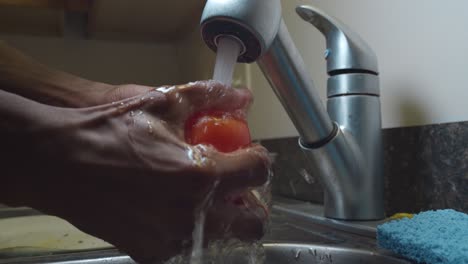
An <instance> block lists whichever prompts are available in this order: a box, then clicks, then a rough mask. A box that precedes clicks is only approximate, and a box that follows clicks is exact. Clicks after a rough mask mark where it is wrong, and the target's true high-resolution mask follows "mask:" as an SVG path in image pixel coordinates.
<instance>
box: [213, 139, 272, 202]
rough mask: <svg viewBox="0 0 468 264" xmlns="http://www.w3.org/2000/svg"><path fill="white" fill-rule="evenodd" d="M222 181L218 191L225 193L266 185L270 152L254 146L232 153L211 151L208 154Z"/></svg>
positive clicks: (218, 177) (216, 173) (215, 171)
mask: <svg viewBox="0 0 468 264" xmlns="http://www.w3.org/2000/svg"><path fill="white" fill-rule="evenodd" d="M207 155H208V158H209V159H211V160H212V161H213V162H212V164H213V166H214V168H213V169H214V173H215V175H216V176H217V179H219V180H220V184H219V186H218V189H217V191H218V192H221V193H224V192H229V191H234V190H239V189H244V188H248V187H255V186H260V185H262V184H264V183H265V182H266V181H267V180H268V178H269V175H270V166H271V160H270V158H269V155H268V151H267V150H266V149H265V148H264V147H262V146H260V145H253V146H251V147H248V148H244V149H240V150H237V151H235V152H231V153H220V152H217V151H214V150H211V152H210V153H208V154H207Z"/></svg>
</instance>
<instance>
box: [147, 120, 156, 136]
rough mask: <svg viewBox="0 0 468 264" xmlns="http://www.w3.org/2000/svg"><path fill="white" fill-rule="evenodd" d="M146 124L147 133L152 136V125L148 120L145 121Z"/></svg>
mask: <svg viewBox="0 0 468 264" xmlns="http://www.w3.org/2000/svg"><path fill="white" fill-rule="evenodd" d="M146 124H147V125H148V133H149V134H151V135H152V134H153V132H154V131H153V124H152V123H151V121H149V120H146Z"/></svg>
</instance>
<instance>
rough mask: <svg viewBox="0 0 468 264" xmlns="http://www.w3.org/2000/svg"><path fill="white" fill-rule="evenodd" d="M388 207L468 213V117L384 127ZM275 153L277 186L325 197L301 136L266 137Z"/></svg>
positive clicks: (308, 197)
mask: <svg viewBox="0 0 468 264" xmlns="http://www.w3.org/2000/svg"><path fill="white" fill-rule="evenodd" d="M383 137H384V151H385V153H384V158H385V161H384V164H385V182H386V183H385V185H386V186H385V187H386V188H385V192H386V194H385V196H386V212H387V215H391V214H394V213H397V212H419V211H425V210H430V209H443V208H452V209H455V210H458V211H462V212H467V213H468V122H460V123H447V124H437V125H428V126H418V127H406V128H393V129H384V130H383ZM261 143H262V144H263V145H264V146H265V147H267V148H268V149H269V150H270V151H271V152H272V153H274V154H275V157H276V158H275V163H274V173H275V176H274V178H273V192H274V193H275V194H279V195H282V196H286V197H290V198H296V199H301V200H305V201H311V202H315V203H322V202H323V190H322V187H321V185H320V183H319V181H318V178H317V177H315V176H314V168H313V167H312V166H311V165H310V164H308V162H307V160H306V157H305V156H304V154H303V153H302V151H301V150H300V148H299V146H298V144H297V138H283V139H273V140H263V141H261Z"/></svg>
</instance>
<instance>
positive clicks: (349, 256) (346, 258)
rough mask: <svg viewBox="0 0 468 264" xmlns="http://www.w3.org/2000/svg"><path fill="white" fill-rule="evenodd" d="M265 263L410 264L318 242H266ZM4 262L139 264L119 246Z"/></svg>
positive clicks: (231, 260) (236, 256)
mask: <svg viewBox="0 0 468 264" xmlns="http://www.w3.org/2000/svg"><path fill="white" fill-rule="evenodd" d="M264 248H265V255H266V261H265V264H301V263H304V264H314V263H318V264H332V263H333V264H341V263H343V264H353V263H359V264H373V263H376V264H377V263H378V264H393V263H395V264H408V263H409V262H407V261H405V260H402V259H399V258H396V257H393V256H390V255H384V254H381V253H378V252H374V251H371V250H363V249H353V248H347V247H339V246H324V245H318V244H292V243H291V244H286V243H265V244H264ZM245 256H246V254H245V252H236V253H232V254H230V255H229V257H226V258H225V259H223V260H224V264H246V263H249V262H248V261H247V260H246V257H245ZM0 263H2V264H3V263H17V264H20V263H21V264H32V263H44V264H46V263H50V264H52V263H54V264H77V263H87V264H135V262H133V261H132V260H131V259H130V258H129V257H128V256H125V255H120V254H119V253H118V252H117V251H115V250H103V251H95V252H87V253H71V254H57V255H51V256H42V257H31V258H21V259H16V260H15V259H9V260H8V262H2V261H1V260H0ZM210 264H211V263H210Z"/></svg>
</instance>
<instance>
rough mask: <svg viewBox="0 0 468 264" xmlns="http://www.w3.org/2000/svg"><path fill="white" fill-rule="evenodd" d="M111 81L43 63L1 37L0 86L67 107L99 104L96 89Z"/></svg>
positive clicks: (25, 95)
mask: <svg viewBox="0 0 468 264" xmlns="http://www.w3.org/2000/svg"><path fill="white" fill-rule="evenodd" d="M111 88H112V87H111V85H108V84H105V83H99V82H93V81H90V80H86V79H83V78H80V77H77V76H73V75H71V74H68V73H65V72H62V71H58V70H54V69H51V68H48V67H46V66H45V65H42V64H40V63H38V62H36V61H35V60H33V59H32V58H30V57H28V56H26V55H24V54H22V53H21V52H20V51H18V50H16V49H14V48H12V47H9V46H8V45H7V44H6V43H5V42H2V41H0V89H2V90H5V91H8V92H10V93H14V94H19V95H21V96H24V97H27V98H30V99H33V100H35V101H38V102H41V103H45V104H49V105H55V106H67V107H82V106H88V105H93V104H96V102H94V101H95V100H96V98H97V97H96V96H95V95H96V93H102V92H103V91H108V90H110V89H111Z"/></svg>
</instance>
